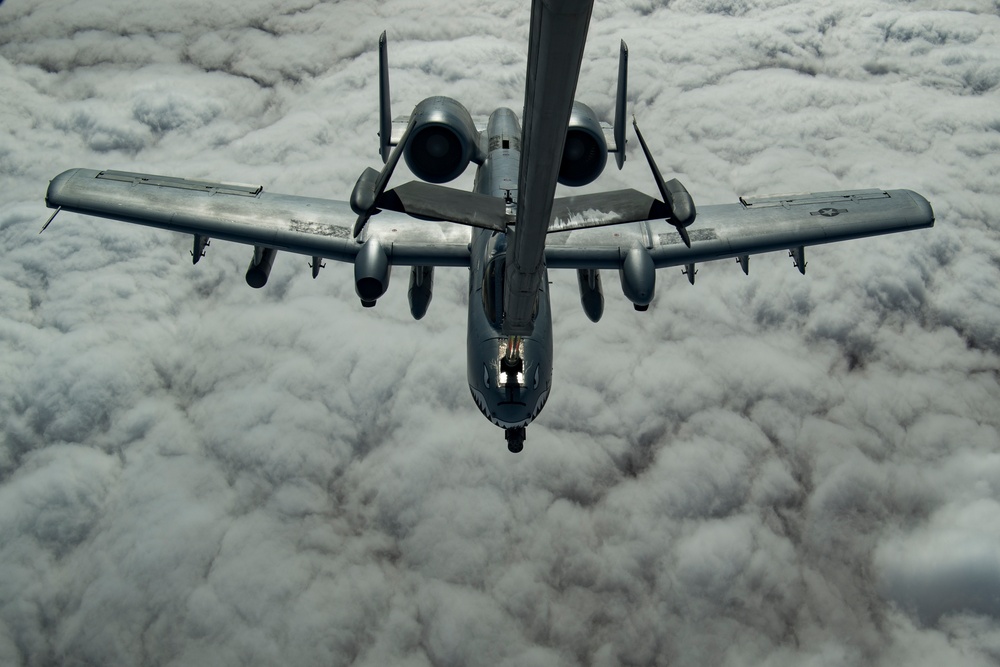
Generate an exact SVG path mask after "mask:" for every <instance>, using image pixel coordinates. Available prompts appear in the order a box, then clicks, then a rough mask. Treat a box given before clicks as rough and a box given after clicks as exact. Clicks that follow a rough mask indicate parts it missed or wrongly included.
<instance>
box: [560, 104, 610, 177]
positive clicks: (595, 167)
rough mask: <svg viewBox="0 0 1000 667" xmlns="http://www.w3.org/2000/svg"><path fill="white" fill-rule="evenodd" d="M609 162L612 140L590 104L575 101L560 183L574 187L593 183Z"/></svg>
mask: <svg viewBox="0 0 1000 667" xmlns="http://www.w3.org/2000/svg"><path fill="white" fill-rule="evenodd" d="M607 162H608V143H607V141H605V140H604V130H603V129H601V124H600V123H599V122H598V121H597V117H596V116H595V115H594V112H593V110H592V109H591V108H590V107H588V106H587V105H586V104H584V103H582V102H573V111H572V112H570V116H569V126H568V128H567V130H566V144H565V146H564V147H563V155H562V162H561V163H560V165H559V182H560V183H562V184H563V185H568V186H571V187H578V186H581V185H587V184H588V183H592V182H593V181H594V179H596V178H597V177H598V176H600V175H601V172H603V171H604V165H606V164H607Z"/></svg>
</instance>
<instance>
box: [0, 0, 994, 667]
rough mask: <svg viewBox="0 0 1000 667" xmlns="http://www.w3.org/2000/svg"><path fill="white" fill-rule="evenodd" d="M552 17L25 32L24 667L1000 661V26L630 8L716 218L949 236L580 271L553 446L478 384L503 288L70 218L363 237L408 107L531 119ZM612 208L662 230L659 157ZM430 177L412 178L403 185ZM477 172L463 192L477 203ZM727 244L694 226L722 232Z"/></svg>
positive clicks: (678, 162)
mask: <svg viewBox="0 0 1000 667" xmlns="http://www.w3.org/2000/svg"><path fill="white" fill-rule="evenodd" d="M528 18H529V3H528V2H527V1H525V0H519V1H517V2H515V1H509V0H492V1H491V2H488V3H487V2H482V1H481V0H473V1H471V2H464V3H450V2H449V3H446V2H438V1H434V0H423V1H422V2H415V1H414V0H386V1H385V2H381V3H368V2H341V3H323V2H316V0H241V1H239V2H236V1H234V0H226V1H223V0H220V1H219V2H213V3H211V4H210V5H207V6H206V5H205V4H204V3H202V2H197V3H196V2H192V1H187V0H176V1H173V2H166V3H136V2H131V1H127V0H102V2H95V1H94V0H48V1H46V2H39V1H37V0H36V1H30V2H29V1H25V2H16V1H15V2H5V3H3V4H2V6H0V130H2V132H0V174H2V179H0V182H2V183H3V187H2V189H0V378H2V382H0V423H2V425H3V431H2V433H3V440H2V448H0V664H5V665H8V664H9V665H52V664H63V665H91V664H101V665H191V664H212V665H251V664H252V665H316V664H324V665H349V664H350V665H360V666H367V665H404V666H407V667H424V666H430V665H434V666H448V665H469V666H475V665H521V666H528V667H532V666H549V665H552V666H560V667H561V666H566V667H570V666H576V665H595V666H597V667H609V666H613V665H704V664H715V665H726V666H734V667H735V666H740V665H771V666H775V667H777V666H785V665H806V666H816V667H818V666H826V665H831V666H841V665H842V666H850V665H878V666H883V665H908V666H909V665H934V666H937V665H941V664H962V665H973V666H978V665H983V666H985V665H995V664H997V663H998V662H1000V289H998V288H997V286H998V285H1000V235H998V232H997V225H998V223H997V220H998V219H1000V44H998V41H1000V4H998V3H997V2H996V1H995V0H990V1H987V0H916V1H913V2H904V1H903V0H844V1H842V2H838V3H826V2H818V1H811V0H757V1H754V0H674V1H671V2H665V1H664V2H654V1H652V0H619V1H612V0H598V1H597V3H596V7H595V9H594V16H593V21H592V23H591V27H590V37H589V40H588V46H587V51H586V55H585V62H584V66H583V71H582V72H581V77H580V84H579V87H578V94H577V97H578V99H580V100H581V101H583V102H585V103H587V104H588V105H590V106H591V107H592V108H593V109H594V110H595V112H597V113H598V114H599V115H601V116H603V117H605V118H608V119H609V120H610V117H611V115H612V106H613V97H614V85H615V84H614V82H615V79H616V76H617V64H616V61H617V56H618V40H619V39H625V40H626V42H627V43H628V45H629V49H630V71H629V76H630V91H629V110H630V112H633V113H635V115H636V117H637V119H638V121H639V123H640V125H641V126H642V128H643V132H644V135H645V137H646V139H647V141H648V142H649V144H650V147H651V149H652V151H653V152H654V154H655V156H656V158H657V161H658V163H659V165H660V168H661V170H662V171H663V172H664V175H665V176H666V177H667V178H670V177H677V178H679V179H680V180H681V181H682V182H683V183H684V184H685V185H686V187H687V188H688V190H689V191H690V192H691V194H692V196H693V197H694V200H695V202H696V203H703V204H708V203H731V202H734V201H736V198H737V197H738V196H740V195H754V194H768V193H776V192H801V191H824V190H835V189H855V188H867V187H881V188H899V187H904V188H910V189H913V190H915V191H917V192H920V193H922V194H923V195H924V196H926V197H927V198H928V199H929V200H930V201H931V203H932V204H933V206H934V209H935V213H936V216H937V222H936V225H935V227H934V228H933V229H930V230H922V231H919V232H911V233H907V234H900V235H893V236H889V237H883V238H879V239H871V240H863V241H853V242H849V243H843V244H838V245H834V246H825V247H818V248H810V249H807V252H806V257H807V260H808V262H809V264H808V271H807V273H806V275H805V276H801V275H799V273H798V271H796V270H795V268H794V267H793V264H792V260H791V259H789V258H788V257H786V256H785V255H784V254H782V253H775V254H770V255H763V256H759V257H755V258H754V259H753V260H752V262H751V271H750V275H749V276H744V275H743V273H742V271H741V270H740V268H739V266H738V265H737V264H736V262H734V261H725V262H716V263H710V264H705V265H701V266H699V267H698V268H699V273H698V276H697V282H696V284H695V285H694V286H693V287H692V286H689V285H688V284H687V279H686V277H685V276H683V275H682V274H681V272H680V270H678V269H671V270H664V271H661V272H660V273H659V275H658V281H657V282H658V288H657V296H656V299H655V301H654V303H653V306H652V307H651V308H650V310H649V311H648V312H646V313H637V312H635V311H634V310H633V309H632V307H631V304H630V303H629V302H628V301H627V300H626V299H625V298H624V296H622V294H621V290H620V288H619V284H618V279H617V278H616V277H615V276H614V275H613V273H611V272H606V274H605V276H604V288H605V298H606V303H607V307H606V311H605V315H604V319H603V320H602V321H601V322H599V323H597V324H592V323H591V322H590V321H589V320H588V319H587V318H586V316H585V315H584V313H583V311H582V308H581V307H580V303H579V295H578V293H577V288H576V279H575V276H574V275H573V274H572V272H568V273H566V272H558V271H554V272H553V273H552V274H551V275H550V279H551V280H552V282H553V287H552V299H553V303H552V306H553V320H554V329H555V336H556V345H555V364H554V366H555V370H554V378H553V382H554V386H553V390H552V393H551V397H550V400H549V402H548V404H547V406H546V408H545V410H544V411H543V412H542V413H541V415H540V416H539V418H538V419H537V420H536V421H535V422H534V423H533V424H531V425H530V426H529V427H528V432H527V442H526V445H525V450H524V452H523V453H522V454H520V455H516V456H515V455H512V454H510V453H508V452H507V449H506V446H505V442H504V439H503V434H502V431H501V430H500V429H497V428H496V427H494V426H493V425H492V424H490V423H489V422H488V421H487V420H486V419H485V418H484V417H483V416H482V415H481V414H480V413H479V411H478V409H477V408H476V407H475V404H474V403H473V401H472V398H471V396H470V395H469V391H468V389H467V387H466V381H465V353H464V350H463V347H464V342H465V320H466V308H467V291H466V290H467V279H468V278H467V272H465V271H464V270H462V269H439V270H438V271H437V272H436V275H435V296H434V300H433V302H432V303H431V306H430V310H429V312H428V314H427V316H426V317H425V318H424V319H423V320H422V321H420V322H415V321H413V320H412V318H411V317H410V315H409V311H408V308H407V305H406V297H405V292H406V280H407V278H406V273H405V271H397V272H396V277H395V279H394V281H393V283H392V284H391V285H390V287H389V292H388V294H387V295H386V296H385V297H384V298H383V299H381V300H380V301H379V304H378V306H377V307H376V308H374V309H362V308H361V306H360V304H359V302H358V299H357V297H356V295H355V294H354V286H353V284H352V279H353V278H352V276H353V271H352V267H350V266H348V265H335V263H333V262H329V263H328V266H327V268H326V269H324V270H323V271H322V273H321V274H320V277H319V278H318V279H317V280H312V279H311V277H310V272H309V268H308V265H307V264H308V258H305V257H298V256H291V255H288V254H282V253H279V255H278V257H277V260H276V262H275V266H274V271H273V273H272V275H271V280H270V282H269V283H268V285H267V287H266V288H264V289H262V290H253V289H250V288H249V287H247V285H246V283H245V282H244V278H243V274H244V272H245V270H246V265H247V264H248V262H249V261H250V256H251V251H250V249H249V248H246V247H243V246H238V245H235V244H226V243H223V242H215V243H213V244H212V245H211V246H210V247H209V249H208V255H207V257H206V258H205V259H203V260H202V261H201V262H200V263H199V264H198V265H197V266H192V265H191V261H190V256H189V250H190V247H191V240H190V238H188V237H183V236H181V235H177V234H172V233H169V232H160V231H156V230H152V229H147V228H141V227H132V226H130V225H127V224H124V223H117V222H112V221H107V220H98V219H88V218H85V217H83V216H77V215H73V214H65V213H64V214H60V215H59V217H57V218H56V220H55V222H54V223H53V224H52V226H51V227H50V228H49V229H48V230H47V231H46V232H45V233H44V234H42V235H38V230H39V228H40V227H41V225H42V223H43V222H44V221H45V219H46V217H47V216H48V214H49V211H48V210H47V209H45V207H44V204H43V196H44V192H45V187H46V184H47V182H48V180H49V179H51V178H52V177H54V176H55V175H56V174H58V173H60V172H62V171H63V170H65V169H68V168H72V167H87V168H95V169H125V170H132V171H145V172H150V173H158V174H166V175H172V176H187V177H191V178H202V179H208V180H225V181H236V182H248V183H261V184H264V186H265V188H266V189H267V190H268V191H271V192H282V193H289V194H298V195H309V196H320V197H329V198H333V199H342V200H343V199H347V198H348V193H349V192H350V189H351V187H352V186H353V184H354V181H355V179H356V178H357V176H358V175H359V174H360V173H361V172H362V171H363V170H364V168H365V167H369V166H378V165H379V164H380V160H379V158H378V142H377V138H376V132H377V114H378V103H377V99H378V98H377V42H378V35H379V33H381V32H382V30H386V31H387V32H388V37H389V58H390V66H391V81H392V100H393V111H394V112H396V113H407V112H408V111H409V110H410V109H411V108H412V107H413V105H415V104H416V103H417V102H419V101H420V100H421V99H423V98H425V97H428V96H430V95H448V96H451V97H454V98H456V99H458V100H459V101H461V102H462V103H463V104H465V105H466V106H467V107H468V108H469V109H470V111H471V112H472V113H473V115H475V116H485V115H487V114H489V112H490V111H491V110H492V109H493V108H495V107H497V106H501V105H502V106H509V107H511V108H514V109H519V108H520V106H521V104H522V99H523V86H524V72H525V59H526V52H527V26H528ZM630 139H631V141H630V143H629V149H628V161H627V162H626V164H625V168H624V170H622V171H621V172H619V171H617V170H616V169H615V168H614V166H613V161H612V162H611V165H612V166H609V168H608V170H607V171H606V172H605V174H604V175H603V176H602V177H601V178H600V179H599V180H598V181H597V182H596V183H595V184H593V185H592V186H589V187H590V189H591V190H597V189H614V188H620V187H637V188H639V189H642V190H644V191H646V192H649V193H653V192H655V186H654V184H653V180H652V178H651V177H650V175H649V172H648V170H647V168H646V167H645V165H644V163H643V162H644V161H643V160H642V156H641V153H639V152H638V142H636V141H635V140H634V137H633V136H630ZM408 178H409V175H408V174H407V172H406V168H405V166H403V165H401V166H400V168H399V169H398V170H397V173H396V175H395V177H394V182H396V183H401V182H404V181H405V180H406V179H408ZM471 178H472V170H471V169H470V170H468V171H467V172H466V173H465V174H464V175H463V176H462V177H460V178H459V179H458V180H457V181H456V182H455V185H456V187H468V186H469V185H470V184H471ZM696 227H697V222H695V228H696Z"/></svg>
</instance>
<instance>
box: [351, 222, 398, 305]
mask: <svg viewBox="0 0 1000 667" xmlns="http://www.w3.org/2000/svg"><path fill="white" fill-rule="evenodd" d="M391 269H392V266H391V265H390V264H389V256H388V255H386V254H385V250H383V249H382V245H381V244H380V243H379V242H378V241H377V240H376V239H368V240H367V241H365V244H364V245H363V246H361V251H360V252H358V254H357V256H356V257H355V258H354V291H355V292H357V294H358V297H360V298H361V305H362V306H364V307H365V308H371V307H372V306H374V305H375V302H376V301H378V298H379V297H380V296H382V295H383V294H385V291H386V290H387V289H389V274H390V272H391Z"/></svg>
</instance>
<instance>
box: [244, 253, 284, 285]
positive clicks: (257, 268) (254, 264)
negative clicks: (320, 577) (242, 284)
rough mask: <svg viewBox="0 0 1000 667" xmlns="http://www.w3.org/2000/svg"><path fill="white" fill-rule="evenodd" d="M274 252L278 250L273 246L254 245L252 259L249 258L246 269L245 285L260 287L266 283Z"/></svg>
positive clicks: (272, 263)
mask: <svg viewBox="0 0 1000 667" xmlns="http://www.w3.org/2000/svg"><path fill="white" fill-rule="evenodd" d="M276 254H278V251H277V250H275V249H274V248H264V247H261V246H254V249H253V259H251V260H250V267H249V268H248V269H247V285H249V286H250V287H253V288H254V289H260V288H261V287H263V286H264V285H266V284H267V278H268V276H270V275H271V267H272V266H273V265H274V256H275V255H276Z"/></svg>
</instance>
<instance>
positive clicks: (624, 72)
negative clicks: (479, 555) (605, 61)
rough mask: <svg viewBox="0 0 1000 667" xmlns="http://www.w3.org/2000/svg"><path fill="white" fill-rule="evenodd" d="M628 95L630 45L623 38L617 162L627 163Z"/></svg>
mask: <svg viewBox="0 0 1000 667" xmlns="http://www.w3.org/2000/svg"><path fill="white" fill-rule="evenodd" d="M627 96H628V45H627V44H625V40H624V39H623V40H622V46H621V51H620V52H619V53H618V94H617V96H616V97H615V130H614V131H615V162H617V163H618V168H619V169H621V168H622V165H624V164H625V123H626V121H625V98H626V97H627Z"/></svg>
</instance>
